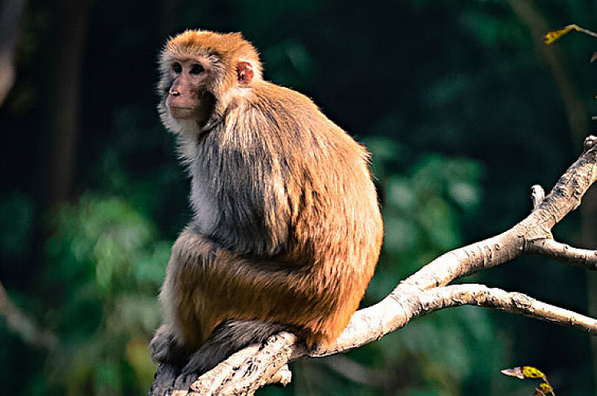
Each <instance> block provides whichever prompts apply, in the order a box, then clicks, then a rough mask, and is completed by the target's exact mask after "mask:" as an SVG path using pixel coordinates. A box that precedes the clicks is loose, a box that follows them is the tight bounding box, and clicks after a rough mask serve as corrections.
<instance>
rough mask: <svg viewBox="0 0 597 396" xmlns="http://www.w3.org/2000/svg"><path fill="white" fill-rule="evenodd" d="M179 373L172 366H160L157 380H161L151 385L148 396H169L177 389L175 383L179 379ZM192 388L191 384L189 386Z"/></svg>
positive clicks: (156, 375)
mask: <svg viewBox="0 0 597 396" xmlns="http://www.w3.org/2000/svg"><path fill="white" fill-rule="evenodd" d="M178 373H179V371H178V370H177V369H176V368H175V367H174V366H172V365H169V364H167V363H164V364H160V366H159V367H158V369H157V371H156V373H155V378H159V379H160V380H159V381H154V382H153V385H151V389H150V390H149V393H148V394H147V396H169V395H171V394H172V392H173V391H174V390H175V389H178V388H176V386H175V382H176V378H177V377H178ZM189 386H190V384H189Z"/></svg>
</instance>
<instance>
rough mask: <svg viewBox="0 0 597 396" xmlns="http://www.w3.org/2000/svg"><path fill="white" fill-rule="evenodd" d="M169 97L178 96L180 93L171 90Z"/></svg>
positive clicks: (176, 90)
mask: <svg viewBox="0 0 597 396" xmlns="http://www.w3.org/2000/svg"><path fill="white" fill-rule="evenodd" d="M170 95H172V96H180V91H179V90H178V89H171V90H170Z"/></svg>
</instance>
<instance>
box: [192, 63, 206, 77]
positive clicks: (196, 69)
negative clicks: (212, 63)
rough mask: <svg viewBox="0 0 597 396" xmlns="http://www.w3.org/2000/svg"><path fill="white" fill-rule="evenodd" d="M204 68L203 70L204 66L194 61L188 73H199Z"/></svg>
mask: <svg viewBox="0 0 597 396" xmlns="http://www.w3.org/2000/svg"><path fill="white" fill-rule="evenodd" d="M204 70H205V68H204V67H203V66H201V65H200V64H198V63H196V64H194V65H192V66H191V70H190V71H189V73H191V74H201V73H203V71H204Z"/></svg>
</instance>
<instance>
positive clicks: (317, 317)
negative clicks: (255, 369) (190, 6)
mask: <svg viewBox="0 0 597 396" xmlns="http://www.w3.org/2000/svg"><path fill="white" fill-rule="evenodd" d="M159 73H160V80H159V83H158V95H159V104H158V112H159V115H160V119H161V121H162V123H163V125H164V126H165V128H166V129H167V130H169V131H170V132H171V133H173V134H174V135H175V136H176V138H177V142H178V150H179V154H180V157H181V160H182V162H183V163H184V165H185V167H186V170H187V172H188V174H189V176H190V183H191V193H190V198H189V200H190V206H191V208H192V220H191V221H190V223H189V224H188V226H187V227H186V228H185V229H184V230H183V231H182V233H181V234H180V235H179V237H178V239H177V240H176V242H175V243H174V245H173V247H172V253H171V257H170V261H169V263H168V267H167V270H166V277H165V280H164V283H163V286H162V289H161V292H160V297H159V299H160V303H161V306H162V310H163V315H164V324H163V325H162V326H161V327H160V328H159V329H158V331H157V332H156V334H155V336H154V338H153V340H152V341H151V344H150V348H151V351H152V357H153V359H154V360H155V361H157V362H159V363H165V362H167V363H170V364H172V365H175V366H176V367H179V368H180V373H181V374H183V375H191V374H195V375H198V374H201V373H204V372H206V371H208V370H209V369H211V368H213V367H215V366H216V365H217V364H218V363H219V362H221V361H223V360H224V359H225V358H227V357H228V356H229V355H230V354H232V353H233V352H235V351H237V350H239V349H242V348H243V347H245V346H248V345H250V344H254V343H263V342H265V341H266V340H267V338H269V337H270V336H271V335H273V334H276V333H278V332H280V331H282V330H288V331H291V332H293V333H295V334H296V335H297V336H298V337H300V339H301V340H303V341H304V343H305V344H306V346H307V347H308V348H313V347H315V346H317V345H329V344H331V343H332V342H334V341H335V340H336V338H337V337H338V336H339V334H340V333H341V332H342V331H343V330H344V328H345V327H346V326H347V324H348V322H349V320H350V317H351V316H352V315H353V313H354V312H355V311H356V310H357V309H358V306H359V303H360V301H361V299H362V297H363V296H364V293H365V291H366V289H367V286H368V284H369V282H370V280H371V278H372V276H373V274H374V270H375V267H376V264H377V261H378V258H379V255H380V250H381V245H382V239H383V221H382V217H381V212H380V206H379V202H378V198H377V193H376V190H375V186H374V183H373V180H372V176H371V173H370V170H369V162H370V155H369V153H368V152H367V150H366V149H365V148H364V147H363V146H362V145H361V144H359V143H357V142H356V141H355V140H354V139H353V138H352V137H350V136H349V135H348V134H347V133H346V132H345V131H344V130H342V129H341V128H340V127H339V126H337V125H336V124H335V123H333V122H332V121H331V120H329V119H328V118H327V117H326V116H325V115H324V114H323V113H322V112H321V110H320V109H319V108H318V107H317V106H316V105H315V104H314V102H313V101H312V100H311V99H309V98H308V97H307V96H305V95H303V94H301V93H298V92H296V91H294V90H292V89H289V88H285V87H282V86H279V85H276V84H274V83H271V82H268V81H266V80H265V79H264V78H263V76H262V74H263V72H262V65H261V62H260V59H259V55H258V52H257V50H256V49H255V47H253V45H252V44H250V43H249V42H248V41H247V40H245V39H244V38H243V36H242V35H241V34H240V33H216V32H211V31H207V30H187V31H185V32H183V33H180V34H178V35H177V36H175V37H173V38H171V39H170V40H169V41H168V42H167V43H166V45H165V47H164V48H163V50H162V52H161V54H160V57H159Z"/></svg>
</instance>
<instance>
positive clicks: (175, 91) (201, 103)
mask: <svg viewBox="0 0 597 396" xmlns="http://www.w3.org/2000/svg"><path fill="white" fill-rule="evenodd" d="M257 79H261V63H260V62H259V55H258V53H257V51H256V50H255V48H254V47H253V46H252V45H251V44H250V43H249V42H247V41H246V40H244V39H243V37H242V35H241V34H240V33H231V34H220V33H214V32H209V31H202V30H187V31H186V32H184V33H181V34H179V35H177V36H175V37H174V38H172V39H170V40H169V41H168V42H167V43H166V46H165V47H164V49H163V50H162V53H161V55H160V82H159V84H158V91H159V95H160V104H159V107H158V108H159V111H160V117H161V119H162V122H163V123H164V125H165V126H166V128H168V129H169V130H170V131H172V132H174V133H182V132H185V131H194V132H195V133H200V132H201V131H203V130H206V129H209V128H210V127H211V126H213V125H214V124H215V123H216V122H218V121H219V120H221V119H222V116H223V114H224V112H225V111H226V109H227V108H228V106H229V105H230V104H231V103H232V102H233V101H234V100H235V99H236V98H238V97H242V96H244V95H248V94H249V91H250V87H251V84H252V83H253V82H254V81H255V80H257Z"/></svg>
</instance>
